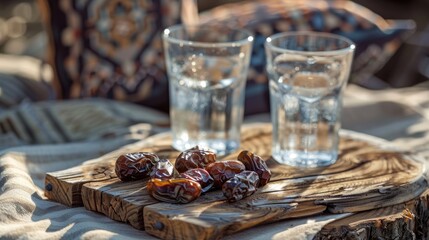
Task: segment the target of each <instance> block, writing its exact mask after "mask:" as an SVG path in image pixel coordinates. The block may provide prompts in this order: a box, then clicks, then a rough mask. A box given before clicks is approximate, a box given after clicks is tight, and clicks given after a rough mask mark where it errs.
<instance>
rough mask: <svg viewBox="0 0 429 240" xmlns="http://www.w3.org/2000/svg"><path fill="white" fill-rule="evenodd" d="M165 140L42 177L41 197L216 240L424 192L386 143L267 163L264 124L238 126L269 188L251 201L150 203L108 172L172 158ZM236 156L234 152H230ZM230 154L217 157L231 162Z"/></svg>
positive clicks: (142, 190)
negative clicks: (144, 157) (322, 160)
mask: <svg viewBox="0 0 429 240" xmlns="http://www.w3.org/2000/svg"><path fill="white" fill-rule="evenodd" d="M170 144H171V139H170V136H169V135H168V134H161V135H156V136H154V137H151V138H149V139H147V140H145V141H142V142H139V143H137V144H134V145H129V146H127V147H126V148H123V149H119V150H118V151H115V152H112V153H110V154H108V155H106V156H104V157H102V158H100V159H97V160H94V161H92V162H90V163H87V164H85V165H82V166H78V167H75V168H72V169H68V170H64V171H60V172H54V173H48V174H47V175H46V181H45V182H46V185H45V186H46V187H45V195H46V196H47V197H48V198H49V199H51V200H54V201H58V202H61V203H64V204H66V205H68V206H82V205H84V206H85V208H87V209H88V210H92V211H96V212H100V213H103V214H105V215H106V216H108V217H110V218H112V219H114V220H117V221H122V222H127V223H129V224H131V225H132V226H133V227H135V228H138V229H142V230H145V231H147V232H148V233H150V234H152V235H154V236H157V237H160V238H164V239H189V238H192V239H195V238H197V239H216V238H219V237H221V236H224V235H228V234H231V233H235V232H238V231H241V230H244V229H247V228H251V227H253V226H257V225H260V224H265V223H269V222H275V221H279V220H283V219H291V218H297V217H305V216H311V215H316V214H321V213H326V212H330V213H343V212H362V211H367V210H372V209H379V208H382V207H387V206H393V205H397V204H401V203H404V202H406V201H409V200H412V199H415V198H417V197H418V196H419V195H420V194H422V193H423V192H424V191H425V190H426V188H427V182H426V180H425V178H424V177H423V172H424V164H422V162H420V161H418V160H417V159H416V157H415V156H413V155H411V154H407V153H403V152H397V151H394V149H391V148H389V147H388V146H387V145H388V143H387V142H384V141H381V140H377V139H375V138H371V137H368V136H364V135H360V134H356V133H352V132H343V134H342V138H341V142H340V156H339V160H338V161H337V163H335V164H333V165H331V166H329V167H323V168H312V169H298V168H294V167H290V166H285V165H281V164H278V163H277V162H276V161H275V160H274V159H272V158H270V154H271V153H270V149H271V127H270V125H269V124H253V125H246V126H245V127H244V128H243V134H242V146H241V149H246V150H250V151H252V152H255V153H256V154H258V155H260V156H262V157H263V158H264V159H267V164H268V166H269V168H270V169H271V171H272V173H273V176H272V179H271V182H270V183H269V184H268V185H267V186H265V187H263V188H260V189H259V190H258V192H257V193H256V194H254V195H252V196H251V197H248V198H246V199H243V200H241V201H238V202H236V203H228V202H226V201H225V200H224V197H223V196H222V193H221V191H213V192H209V193H207V194H204V195H202V196H201V197H200V198H199V199H197V200H196V201H194V202H192V203H189V204H169V203H162V202H158V201H156V200H155V199H153V198H152V197H151V196H149V195H148V194H147V192H146V181H135V182H127V183H123V182H121V181H119V180H118V179H117V178H116V176H115V174H114V170H113V167H114V163H115V159H116V157H117V156H118V155H119V154H121V153H125V152H136V151H152V152H156V153H157V154H159V155H160V156H161V157H166V158H169V159H170V160H174V159H175V158H176V157H177V155H178V154H179V152H177V151H175V150H174V149H172V148H171V146H170ZM238 152H239V151H238ZM238 152H237V153H233V154H231V155H229V156H225V157H223V158H222V159H236V156H237V155H238Z"/></svg>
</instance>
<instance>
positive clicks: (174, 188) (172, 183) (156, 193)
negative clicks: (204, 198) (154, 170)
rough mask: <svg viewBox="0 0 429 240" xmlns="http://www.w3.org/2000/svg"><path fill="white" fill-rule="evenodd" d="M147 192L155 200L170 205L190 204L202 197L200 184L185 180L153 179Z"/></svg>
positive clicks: (148, 184)
mask: <svg viewBox="0 0 429 240" xmlns="http://www.w3.org/2000/svg"><path fill="white" fill-rule="evenodd" d="M147 191H148V192H149V194H150V195H151V196H152V197H154V198H155V199H157V200H159V201H163V202H169V203H189V202H192V201H194V200H195V199H197V198H198V197H199V196H200V195H201V186H200V184H199V183H197V182H195V181H192V180H189V179H185V178H177V179H167V180H161V179H157V178H154V179H151V180H149V181H148V183H147Z"/></svg>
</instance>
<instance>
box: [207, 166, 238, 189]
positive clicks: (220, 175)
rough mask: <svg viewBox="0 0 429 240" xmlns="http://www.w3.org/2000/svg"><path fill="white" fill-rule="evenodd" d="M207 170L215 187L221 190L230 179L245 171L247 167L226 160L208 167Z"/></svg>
mask: <svg viewBox="0 0 429 240" xmlns="http://www.w3.org/2000/svg"><path fill="white" fill-rule="evenodd" d="M206 170H207V172H209V173H210V176H212V178H213V179H214V185H215V187H217V188H221V187H222V185H223V184H224V183H225V182H226V181H228V179H230V178H232V177H234V176H235V174H237V173H240V172H242V171H244V170H245V166H244V164H243V163H241V162H239V161H237V160H225V161H219V162H214V163H210V164H209V165H207V167H206Z"/></svg>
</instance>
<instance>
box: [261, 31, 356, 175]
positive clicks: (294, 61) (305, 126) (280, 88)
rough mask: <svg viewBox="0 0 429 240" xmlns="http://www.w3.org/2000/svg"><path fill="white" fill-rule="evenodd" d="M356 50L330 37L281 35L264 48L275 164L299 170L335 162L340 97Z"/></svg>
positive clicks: (321, 34) (316, 34)
mask: <svg viewBox="0 0 429 240" xmlns="http://www.w3.org/2000/svg"><path fill="white" fill-rule="evenodd" d="M354 49H355V45H354V44H353V42H351V41H350V40H348V39H347V38H345V37H341V36H337V35H334V34H328V33H316V32H290V33H279V34H275V35H273V36H271V37H269V38H267V41H266V43H265V50H266V54H267V73H268V76H269V79H270V80H269V85H270V101H271V103H270V104H271V120H272V125H273V149H272V154H273V157H274V159H276V160H277V161H278V162H280V163H284V164H288V165H292V166H298V167H318V166H326V165H330V164H332V163H334V162H335V161H336V160H337V156H338V143H339V136H338V131H339V129H340V112H341V105H342V92H343V89H344V86H345V83H346V82H347V80H348V78H349V73H350V66H351V63H352V59H353V52H354Z"/></svg>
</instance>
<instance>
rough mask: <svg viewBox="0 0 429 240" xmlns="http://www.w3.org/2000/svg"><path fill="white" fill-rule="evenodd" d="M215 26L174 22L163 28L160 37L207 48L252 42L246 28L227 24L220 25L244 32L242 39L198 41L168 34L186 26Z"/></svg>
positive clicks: (171, 41) (176, 42)
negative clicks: (174, 23)
mask: <svg viewBox="0 0 429 240" xmlns="http://www.w3.org/2000/svg"><path fill="white" fill-rule="evenodd" d="M215 26H219V25H210V24H208V25H185V24H176V25H173V26H170V27H168V28H165V29H164V31H163V34H162V38H163V39H164V40H166V41H168V42H170V43H175V44H183V45H187V46H195V47H208V48H217V47H241V46H244V45H246V44H251V43H252V42H253V39H254V37H253V34H252V33H251V32H250V31H249V30H247V29H243V28H232V27H229V26H222V28H223V29H228V30H232V31H236V32H240V33H244V34H245V37H243V39H239V40H235V41H227V42H213V43H211V42H198V41H190V40H183V39H180V38H176V37H172V36H171V35H170V34H171V33H172V32H173V31H177V30H180V29H184V28H186V27H192V28H198V29H200V28H204V29H206V28H210V27H215Z"/></svg>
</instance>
